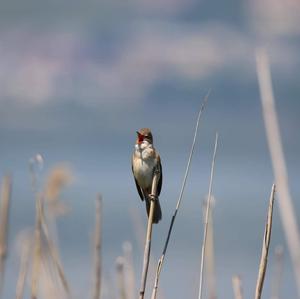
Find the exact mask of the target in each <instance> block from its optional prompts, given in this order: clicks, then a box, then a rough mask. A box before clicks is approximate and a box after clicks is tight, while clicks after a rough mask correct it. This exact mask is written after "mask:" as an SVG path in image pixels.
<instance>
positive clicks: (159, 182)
mask: <svg viewBox="0 0 300 299" xmlns="http://www.w3.org/2000/svg"><path fill="white" fill-rule="evenodd" d="M157 159H158V165H159V170H160V178H159V181H158V184H157V196H159V195H160V191H161V186H162V181H163V173H162V167H161V162H160V156H159V155H157Z"/></svg>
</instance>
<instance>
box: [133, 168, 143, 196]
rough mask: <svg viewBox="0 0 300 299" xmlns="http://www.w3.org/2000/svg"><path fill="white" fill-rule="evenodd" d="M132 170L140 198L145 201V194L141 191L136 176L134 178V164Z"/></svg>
mask: <svg viewBox="0 0 300 299" xmlns="http://www.w3.org/2000/svg"><path fill="white" fill-rule="evenodd" d="M131 170H132V174H133V178H134V181H135V185H136V189H137V191H138V193H139V195H140V198H141V200H144V193H143V190H142V189H141V187H140V186H139V184H138V182H137V180H136V179H135V176H134V172H133V163H131Z"/></svg>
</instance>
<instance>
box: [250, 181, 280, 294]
mask: <svg viewBox="0 0 300 299" xmlns="http://www.w3.org/2000/svg"><path fill="white" fill-rule="evenodd" d="M274 198H275V185H274V184H273V186H272V190H271V195H270V200H269V209H268V216H267V222H266V227H265V233H264V240H263V246H262V252H261V258H260V264H259V271H258V277H257V282H256V290H255V299H260V298H261V294H262V289H263V286H264V280H265V275H266V270H267V264H268V254H269V246H270V241H271V232H272V218H273V204H274Z"/></svg>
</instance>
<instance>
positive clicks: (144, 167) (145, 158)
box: [132, 128, 162, 223]
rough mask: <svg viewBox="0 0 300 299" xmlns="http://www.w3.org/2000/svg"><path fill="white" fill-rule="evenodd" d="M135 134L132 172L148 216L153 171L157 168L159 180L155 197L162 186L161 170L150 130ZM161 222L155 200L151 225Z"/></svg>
mask: <svg viewBox="0 0 300 299" xmlns="http://www.w3.org/2000/svg"><path fill="white" fill-rule="evenodd" d="M136 133H137V139H136V143H135V148H134V152H133V155H132V172H133V176H134V179H135V184H136V188H137V191H138V193H139V195H140V197H141V199H142V200H145V202H146V210H147V214H148V216H149V212H150V202H151V196H152V194H151V191H152V180H153V175H154V171H155V169H156V168H157V167H158V169H159V171H160V178H159V181H158V184H157V194H156V195H157V197H158V196H159V194H160V191H161V185H162V168H161V163H160V156H159V154H158V152H157V151H156V150H155V148H154V147H153V137H152V133H151V130H150V129H148V128H143V129H140V130H139V131H138V132H136ZM159 220H161V208H160V204H159V200H158V198H157V201H156V204H155V209H154V213H153V223H158V222H159Z"/></svg>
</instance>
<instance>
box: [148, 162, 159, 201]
mask: <svg viewBox="0 0 300 299" xmlns="http://www.w3.org/2000/svg"><path fill="white" fill-rule="evenodd" d="M153 176H157V177H158V178H159V176H160V170H159V168H158V167H156V168H155V170H154V173H153ZM158 178H157V180H156V184H157V182H158ZM156 188H157V186H155V188H154V189H155V193H157V192H156ZM152 191H153V186H152V188H151V193H150V194H149V198H150V200H153V201H154V200H157V198H158V196H157V194H153V193H152Z"/></svg>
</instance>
